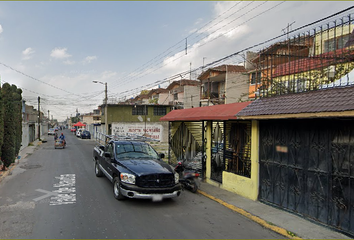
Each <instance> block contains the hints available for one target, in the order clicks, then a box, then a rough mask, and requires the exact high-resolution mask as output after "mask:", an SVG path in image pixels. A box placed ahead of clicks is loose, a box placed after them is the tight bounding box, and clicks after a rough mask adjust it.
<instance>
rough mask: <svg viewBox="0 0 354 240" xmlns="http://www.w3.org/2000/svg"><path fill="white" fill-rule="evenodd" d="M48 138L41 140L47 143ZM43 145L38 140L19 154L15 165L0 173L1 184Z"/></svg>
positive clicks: (44, 137)
mask: <svg viewBox="0 0 354 240" xmlns="http://www.w3.org/2000/svg"><path fill="white" fill-rule="evenodd" d="M47 138H48V137H47V136H46V135H43V136H41V139H42V140H43V141H45V139H47ZM41 144H42V141H39V140H38V139H36V140H35V141H33V142H32V143H30V145H28V146H27V147H24V148H23V149H22V150H21V151H20V152H19V153H18V156H19V158H18V159H16V160H15V163H12V164H11V165H10V166H9V167H8V170H7V171H0V182H1V181H2V180H3V179H4V178H5V177H6V176H8V175H9V174H11V172H12V170H13V169H14V168H15V167H16V166H17V165H18V164H19V162H20V161H21V160H23V159H25V158H26V157H27V156H28V155H30V154H32V153H33V152H34V151H35V150H36V149H37V148H38V147H39V146H40V145H41Z"/></svg>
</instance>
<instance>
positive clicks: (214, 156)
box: [210, 121, 225, 183]
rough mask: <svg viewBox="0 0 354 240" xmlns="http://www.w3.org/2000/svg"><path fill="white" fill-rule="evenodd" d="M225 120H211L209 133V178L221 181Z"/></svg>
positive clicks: (223, 161) (223, 166)
mask: <svg viewBox="0 0 354 240" xmlns="http://www.w3.org/2000/svg"><path fill="white" fill-rule="evenodd" d="M224 125H225V122H218V121H215V122H212V133H211V134H212V135H211V140H212V142H211V174H210V178H211V179H212V180H214V181H217V182H220V183H222V172H223V171H224V170H225V158H224V142H225V134H224V128H225V126H224Z"/></svg>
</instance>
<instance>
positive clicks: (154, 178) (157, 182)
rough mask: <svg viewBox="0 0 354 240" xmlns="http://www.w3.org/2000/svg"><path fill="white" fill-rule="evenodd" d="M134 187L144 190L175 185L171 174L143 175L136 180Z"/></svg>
mask: <svg viewBox="0 0 354 240" xmlns="http://www.w3.org/2000/svg"><path fill="white" fill-rule="evenodd" d="M136 185H137V186H138V187H146V188H156V187H157V188H158V187H172V186H174V185H175V177H174V175H173V174H151V175H143V176H140V177H139V178H138V179H137V181H136Z"/></svg>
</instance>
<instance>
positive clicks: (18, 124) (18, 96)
mask: <svg viewBox="0 0 354 240" xmlns="http://www.w3.org/2000/svg"><path fill="white" fill-rule="evenodd" d="M11 88H12V95H13V104H14V120H15V157H16V156H17V155H18V153H19V152H20V148H21V143H22V90H21V89H20V88H17V87H16V86H15V85H12V86H11Z"/></svg>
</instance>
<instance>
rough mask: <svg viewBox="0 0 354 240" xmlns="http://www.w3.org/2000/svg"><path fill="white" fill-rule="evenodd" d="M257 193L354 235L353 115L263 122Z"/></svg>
mask: <svg viewBox="0 0 354 240" xmlns="http://www.w3.org/2000/svg"><path fill="white" fill-rule="evenodd" d="M259 198H260V201H263V202H267V203H271V204H274V205H276V206H278V207H281V208H284V209H287V210H290V211H292V212H295V213H298V214H300V215H302V216H304V217H306V218H311V219H314V220H316V221H319V222H321V223H324V224H326V225H328V226H331V227H335V228H336V229H338V230H341V231H343V232H346V233H350V234H354V120H329V119H316V120H270V121H261V123H260V194H259Z"/></svg>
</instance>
